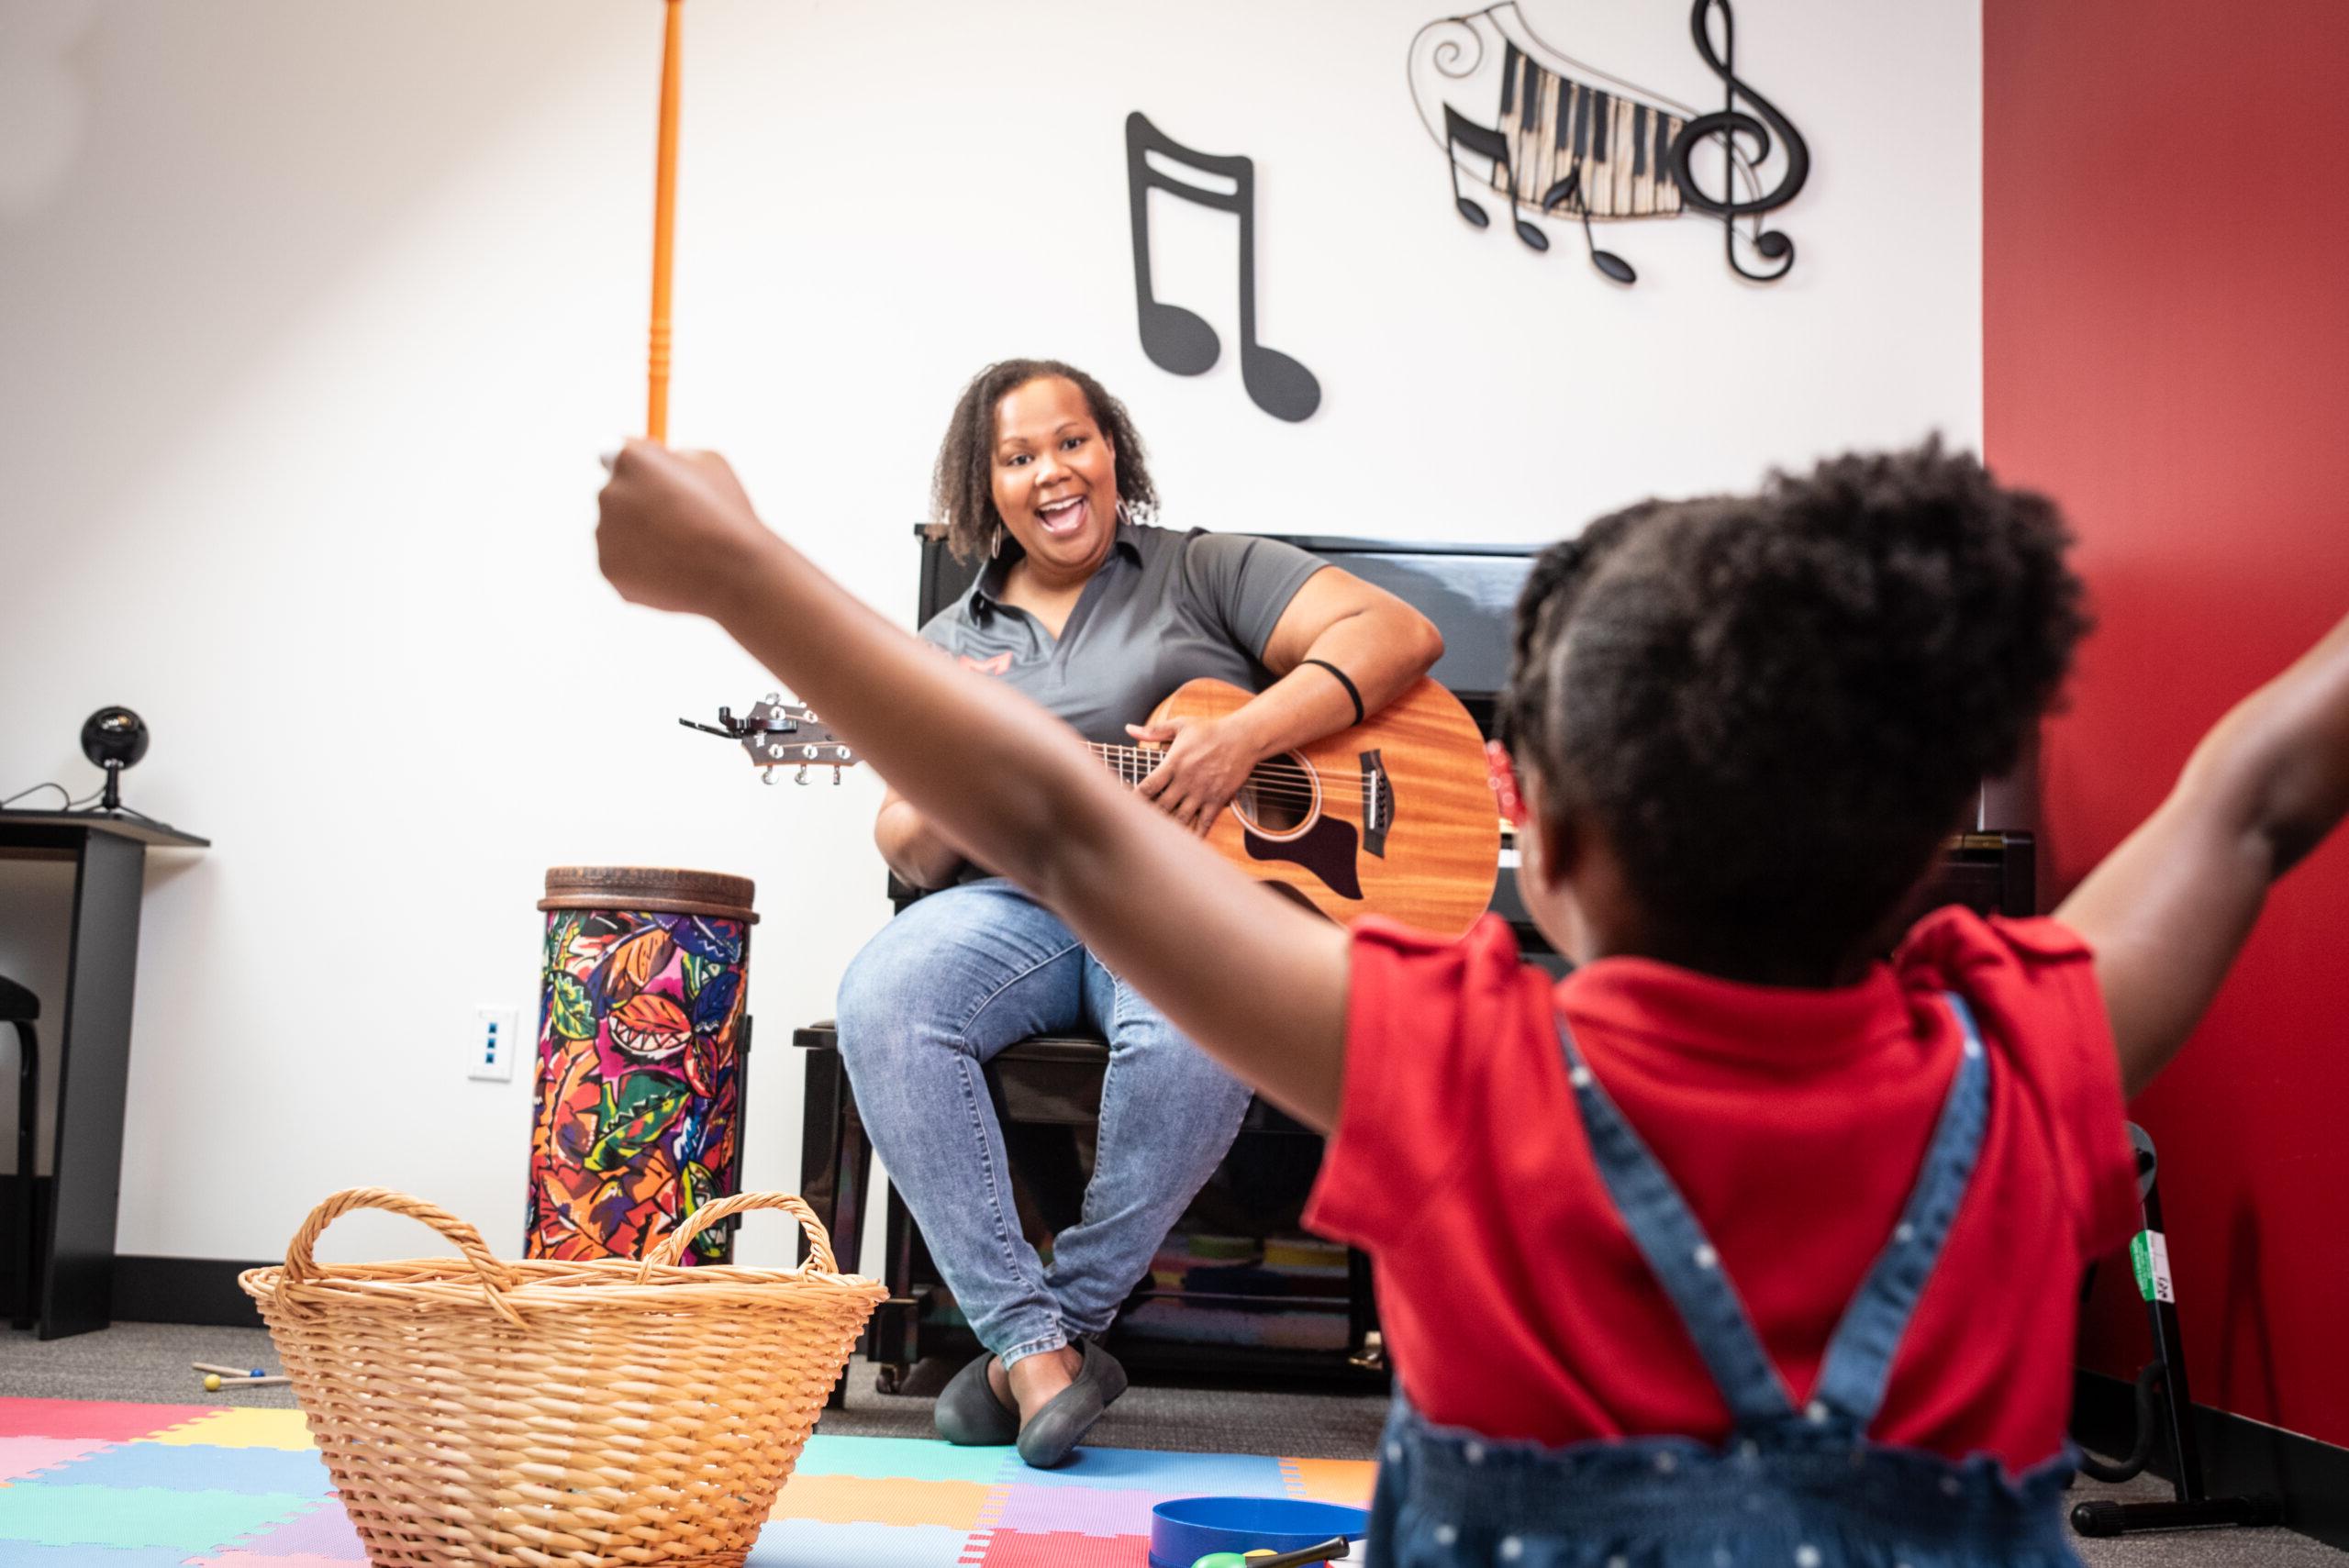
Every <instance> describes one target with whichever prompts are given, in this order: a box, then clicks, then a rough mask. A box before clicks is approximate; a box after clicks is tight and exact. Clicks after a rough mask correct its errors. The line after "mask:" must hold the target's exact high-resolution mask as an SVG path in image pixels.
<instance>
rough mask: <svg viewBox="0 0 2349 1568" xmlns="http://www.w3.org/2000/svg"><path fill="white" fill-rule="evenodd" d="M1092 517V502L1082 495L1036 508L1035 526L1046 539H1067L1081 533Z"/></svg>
mask: <svg viewBox="0 0 2349 1568" xmlns="http://www.w3.org/2000/svg"><path fill="white" fill-rule="evenodd" d="M1092 517H1093V504H1092V503H1091V502H1089V501H1087V500H1086V499H1085V497H1084V496H1082V495H1071V496H1069V497H1068V498H1067V499H1065V500H1062V501H1053V502H1050V503H1048V504H1047V505H1045V506H1039V507H1037V508H1036V526H1037V527H1038V528H1042V529H1043V530H1044V536H1045V537H1046V538H1047V539H1068V538H1071V537H1073V536H1074V535H1076V534H1078V533H1082V532H1083V531H1084V529H1085V524H1086V523H1087V522H1089V521H1091V520H1092Z"/></svg>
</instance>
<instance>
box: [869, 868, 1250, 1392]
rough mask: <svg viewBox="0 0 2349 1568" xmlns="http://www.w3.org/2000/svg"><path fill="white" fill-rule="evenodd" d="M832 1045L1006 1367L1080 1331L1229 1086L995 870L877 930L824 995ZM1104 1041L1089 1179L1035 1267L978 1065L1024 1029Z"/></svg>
mask: <svg viewBox="0 0 2349 1568" xmlns="http://www.w3.org/2000/svg"><path fill="white" fill-rule="evenodd" d="M839 1011H840V1042H841V1059H842V1061H843V1062H845V1063H846V1064H847V1067H848V1074H849V1081H850V1083H851V1084H852V1085H853V1087H854V1088H855V1090H856V1104H857V1109H858V1111H859V1113H860V1114H861V1115H862V1116H863V1118H864V1124H865V1126H866V1128H867V1129H869V1131H870V1132H871V1134H872V1137H873V1146H874V1149H875V1150H876V1151H879V1153H880V1155H881V1160H882V1162H883V1163H884V1164H885V1165H886V1166H887V1167H888V1171H889V1179H890V1180H891V1181H892V1182H894V1183H896V1186H897V1189H898V1191H900V1192H901V1193H903V1194H904V1195H905V1198H906V1204H907V1207H909V1208H910V1209H911V1210H912V1211H913V1217H914V1220H915V1223H917V1224H918V1225H919V1226H920V1227H921V1233H922V1238H923V1240H926V1241H927V1242H928V1243H929V1245H930V1257H931V1258H932V1260H934V1261H935V1262H937V1264H938V1267H939V1271H940V1273H942V1274H944V1275H945V1276H946V1284H948V1286H949V1287H950V1288H952V1290H953V1292H954V1298H955V1300H956V1301H957V1302H958V1303H959V1304H960V1305H961V1307H962V1309H963V1316H964V1317H965V1318H967V1319H968V1320H969V1322H970V1325H971V1329H972V1331H973V1332H974V1333H975V1334H976V1335H977V1336H978V1338H979V1341H980V1342H981V1343H982V1344H984V1345H985V1346H986V1347H987V1349H989V1350H991V1351H995V1353H996V1355H998V1356H1000V1357H1001V1358H1002V1359H1003V1362H1004V1364H1005V1365H1006V1366H1008V1365H1010V1364H1011V1363H1013V1362H1017V1361H1019V1360H1020V1359H1021V1358H1022V1357H1025V1356H1031V1355H1035V1354H1037V1353H1038V1352H1040V1351H1052V1350H1058V1349H1059V1348H1060V1347H1062V1346H1063V1345H1066V1344H1068V1343H1070V1342H1072V1341H1073V1340H1075V1339H1077V1338H1078V1337H1079V1336H1080V1335H1086V1334H1099V1333H1101V1332H1103V1331H1104V1330H1106V1329H1108V1327H1109V1323H1110V1320H1111V1319H1112V1318H1115V1317H1116V1316H1117V1311H1118V1307H1119V1303H1121V1302H1123V1301H1124V1300H1125V1298H1126V1295H1127V1293H1128V1292H1129V1291H1130V1290H1131V1289H1132V1288H1133V1285H1134V1282H1135V1281H1137V1280H1139V1279H1140V1278H1141V1276H1142V1273H1143V1272H1144V1271H1145V1270H1147V1269H1148V1268H1149V1267H1150V1261H1151V1258H1152V1255H1153V1254H1154V1253H1156V1251H1158V1245H1159V1243H1160V1242H1161V1241H1163V1240H1165V1239H1166V1232H1167V1231H1168V1229H1171V1228H1172V1227H1173V1225H1174V1223H1175V1219H1176V1218H1179V1217H1180V1216H1181V1214H1182V1212H1183V1209H1184V1207H1186V1205H1187V1204H1189V1203H1190V1201H1191V1198H1192V1197H1193V1195H1196V1194H1197V1192H1198V1190H1199V1188H1200V1187H1201V1186H1203V1185H1205V1184H1206V1182H1207V1179H1208V1176H1209V1175H1210V1174H1211V1173H1213V1172H1214V1170H1215V1167H1216V1164H1217V1162H1219V1161H1220V1160H1221V1159H1222V1158H1223V1155H1224V1151H1226V1150H1228V1149H1229V1148H1230V1146H1231V1140H1232V1136H1233V1135H1234V1134H1235V1133H1236V1132H1238V1131H1239V1129H1240V1118H1241V1115H1242V1114H1243V1113H1245V1112H1246V1110H1247V1108H1248V1093H1249V1092H1248V1087H1247V1085H1245V1084H1241V1082H1240V1081H1239V1080H1238V1079H1236V1078H1234V1077H1232V1076H1231V1075H1230V1073H1226V1072H1225V1071H1224V1070H1223V1069H1222V1068H1220V1067H1219V1066H1217V1065H1216V1064H1215V1062H1212V1061H1210V1060H1209V1059H1208V1056H1207V1053H1206V1052H1204V1051H1200V1050H1199V1048H1198V1047H1197V1046H1195V1045H1193V1044H1192V1043H1191V1042H1190V1041H1189V1040H1186V1038H1184V1036H1183V1035H1181V1034H1180V1033H1178V1032H1176V1030H1175V1027H1174V1026H1173V1025H1172V1024H1170V1023H1168V1022H1167V1021H1166V1019H1165V1018H1163V1016H1161V1015H1160V1013H1159V1011H1158V1009H1157V1008H1155V1007H1153V1006H1151V1005H1150V1004H1149V1003H1148V1002H1145V1001H1143V1000H1142V998H1141V996H1140V995H1138V994H1136V992H1135V991H1134V989H1133V987H1132V986H1130V985H1129V984H1126V983H1125V982H1124V981H1122V980H1120V979H1119V978H1118V977H1117V976H1116V975H1114V974H1112V973H1109V971H1108V970H1107V969H1106V968H1104V967H1102V964H1101V962H1100V961H1099V960H1097V959H1096V958H1095V957H1094V956H1093V955H1092V953H1090V952H1088V951H1086V950H1085V944H1084V943H1082V942H1080V941H1079V940H1077V939H1076V936H1075V935H1074V933H1073V932H1072V931H1070V929H1068V928H1067V927H1066V926H1064V925H1063V924H1062V923H1061V921H1060V918H1059V917H1057V916H1055V915H1053V914H1052V912H1051V911H1049V910H1047V909H1045V908H1044V907H1043V906H1041V905H1040V904H1038V903H1037V902H1036V901H1035V900H1033V899H1031V898H1030V897H1029V896H1028V895H1026V894H1024V893H1022V892H1020V891H1019V889H1018V888H1016V887H1014V886H1013V885H1012V884H1009V883H1008V882H1005V881H1003V880H1002V879H1001V878H990V879H989V880H987V881H985V882H974V883H968V884H963V885H962V886H960V887H950V888H947V889H945V890H943V891H942V892H939V893H933V894H931V895H930V896H929V897H927V898H923V899H921V900H919V901H918V902H917V903H915V904H913V905H911V906H908V907H907V909H906V910H905V912H904V913H902V914H900V915H899V916H897V917H896V919H894V920H891V921H890V922H889V923H888V925H886V926H885V927H884V928H882V929H881V931H880V933H879V934H878V935H876V936H875V937H874V939H873V940H871V941H870V942H867V943H866V944H865V946H864V950H863V951H862V952H860V953H858V954H857V955H856V958H855V960H854V961H853V962H851V963H850V965H849V969H848V973H847V974H846V975H844V976H843V977H842V978H841V994H840V1009H839ZM1080 1029H1091V1030H1093V1031H1095V1032H1097V1033H1098V1034H1100V1035H1101V1036H1102V1037H1103V1038H1104V1039H1106V1040H1108V1042H1109V1067H1108V1077H1107V1079H1106V1080H1105V1081H1104V1082H1103V1084H1102V1085H1101V1126H1100V1133H1099V1137H1098V1140H1097V1152H1096V1155H1095V1159H1094V1166H1093V1179H1092V1181H1091V1183H1090V1184H1088V1185H1087V1186H1086V1187H1085V1206H1084V1209H1083V1212H1082V1214H1081V1215H1080V1217H1079V1218H1078V1220H1077V1223H1076V1224H1074V1226H1072V1227H1070V1228H1069V1229H1066V1230H1063V1231H1062V1232H1061V1233H1060V1234H1059V1236H1058V1237H1057V1238H1055V1239H1054V1241H1053V1246H1052V1263H1051V1265H1050V1266H1049V1267H1047V1266H1046V1265H1045V1264H1044V1263H1043V1262H1042V1261H1041V1259H1040V1258H1038V1257H1037V1255H1036V1250H1035V1249H1034V1248H1033V1247H1030V1245H1029V1244H1028V1241H1027V1240H1026V1238H1025V1237H1023V1236H1022V1235H1021V1234H1020V1230H1019V1215H1018V1213H1017V1211H1016V1209H1015V1208H1014V1207H1013V1204H1012V1198H1011V1175H1010V1170H1009V1167H1008V1164H1007V1163H1006V1162H1005V1159H1004V1149H1003V1129H1001V1128H1000V1127H999V1126H997V1125H996V1115H995V1106H994V1105H993V1103H992V1102H991V1101H990V1100H989V1099H988V1097H987V1086H986V1083H985V1079H984V1078H983V1077H982V1076H981V1073H980V1071H979V1070H980V1067H981V1066H982V1065H983V1064H984V1063H985V1062H986V1061H987V1060H988V1059H989V1058H991V1057H993V1056H994V1055H995V1054H996V1052H997V1051H1001V1050H1003V1049H1004V1047H1006V1046H1008V1045H1011V1044H1013V1043H1015V1042H1017V1041H1019V1040H1026V1039H1027V1038H1029V1037H1030V1036H1031V1035H1039V1034H1061V1033H1069V1032H1072V1031H1076V1030H1080Z"/></svg>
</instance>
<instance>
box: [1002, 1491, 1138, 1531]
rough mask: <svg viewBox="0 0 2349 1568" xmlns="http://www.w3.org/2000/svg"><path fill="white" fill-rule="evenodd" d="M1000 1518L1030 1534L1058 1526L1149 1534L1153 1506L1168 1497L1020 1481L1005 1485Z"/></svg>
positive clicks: (1005, 1526) (1004, 1525)
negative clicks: (1021, 1482) (1027, 1483)
mask: <svg viewBox="0 0 2349 1568" xmlns="http://www.w3.org/2000/svg"><path fill="white" fill-rule="evenodd" d="M1002 1491H1003V1493H1004V1498H1003V1503H1002V1506H1001V1507H999V1508H998V1509H997V1510H996V1523H997V1525H998V1526H999V1527H1000V1528H1002V1529H1015V1530H1019V1531H1021V1532H1022V1533H1024V1534H1028V1535H1047V1534H1052V1533H1053V1532H1056V1531H1067V1532H1073V1533H1074V1534H1077V1535H1148V1534H1149V1533H1150V1510H1151V1509H1152V1507H1154V1506H1156V1505H1157V1504H1159V1503H1163V1502H1164V1501H1165V1500H1166V1496H1167V1494H1165V1493H1164V1492H1160V1491H1149V1492H1135V1491H1119V1490H1114V1489H1112V1488H1109V1487H1106V1486H1033V1485H1022V1484H1020V1483H1019V1482H1013V1483H1012V1484H1011V1485H1008V1486H1005V1487H1003V1488H1002Z"/></svg>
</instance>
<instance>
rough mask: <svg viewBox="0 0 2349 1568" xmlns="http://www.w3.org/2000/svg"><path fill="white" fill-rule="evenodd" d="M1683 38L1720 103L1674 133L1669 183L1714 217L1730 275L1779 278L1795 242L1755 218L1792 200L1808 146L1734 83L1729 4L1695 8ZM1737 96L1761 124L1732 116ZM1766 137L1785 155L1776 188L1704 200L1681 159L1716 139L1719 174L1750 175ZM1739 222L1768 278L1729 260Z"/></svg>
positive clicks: (1763, 102)
mask: <svg viewBox="0 0 2349 1568" xmlns="http://www.w3.org/2000/svg"><path fill="white" fill-rule="evenodd" d="M1715 6H1719V7H1720V13H1721V51H1720V53H1719V54H1715V53H1714V52H1713V37H1712V28H1711V27H1710V26H1709V22H1710V20H1711V14H1712V11H1713V8H1714V7H1715ZM1688 30H1689V31H1690V32H1691V33H1693V34H1695V35H1696V39H1697V52H1698V54H1700V55H1703V56H1704V57H1705V63H1706V64H1707V65H1709V66H1711V67H1712V70H1713V74H1714V75H1716V76H1718V77H1720V79H1721V87H1722V90H1723V93H1724V94H1725V95H1726V97H1725V101H1724V103H1723V105H1722V106H1721V108H1720V110H1719V111H1717V112H1715V113H1713V114H1709V115H1698V117H1696V118H1695V119H1693V120H1690V121H1689V122H1688V124H1687V126H1686V127H1684V128H1682V130H1681V132H1680V135H1679V136H1678V137H1677V138H1676V139H1675V140H1674V141H1673V143H1672V175H1673V178H1675V179H1676V180H1678V181H1679V182H1680V189H1681V190H1682V192H1683V193H1685V194H1686V195H1687V199H1688V205H1689V206H1693V207H1698V208H1701V209H1703V210H1704V211H1706V212H1710V213H1718V214H1720V219H1721V249H1722V251H1723V253H1724V254H1725V255H1727V257H1728V258H1729V264H1730V265H1731V267H1733V268H1735V269H1736V270H1737V272H1738V274H1739V275H1740V276H1742V277H1748V278H1752V279H1753V280H1754V281H1755V282H1757V283H1769V282H1770V281H1772V280H1773V279H1776V278H1783V277H1785V276H1786V275H1787V269H1788V268H1790V267H1792V266H1793V265H1794V264H1795V242H1794V241H1793V240H1791V239H1787V237H1786V236H1785V235H1784V234H1782V233H1780V232H1779V231H1778V230H1776V229H1775V228H1763V227H1762V215H1763V214H1764V213H1765V212H1771V211H1775V210H1776V209H1777V208H1779V207H1782V206H1786V205H1787V203H1788V202H1790V201H1792V200H1794V199H1795V197H1796V195H1798V194H1799V193H1800V191H1801V190H1802V183H1803V182H1804V181H1805V180H1808V179H1809V178H1810V145H1809V143H1808V142H1806V141H1804V140H1803V139H1802V132H1800V131H1798V130H1797V129H1795V128H1794V122H1793V121H1791V120H1789V119H1787V117H1786V116H1784V115H1782V114H1780V113H1779V112H1778V111H1777V109H1776V106H1773V105H1772V104H1771V102H1770V100H1769V99H1767V98H1765V97H1764V96H1763V95H1761V94H1759V93H1757V92H1755V91H1754V90H1753V88H1751V87H1749V86H1747V85H1746V84H1745V83H1742V82H1740V81H1739V80H1738V79H1737V72H1736V70H1735V69H1734V67H1735V66H1736V63H1737V18H1736V17H1732V16H1731V15H1730V9H1729V0H1697V6H1696V9H1694V10H1693V11H1691V12H1690V13H1689V14H1688ZM1741 93H1742V94H1743V95H1745V98H1746V101H1747V102H1749V103H1751V104H1752V105H1753V107H1754V109H1755V111H1756V112H1757V113H1759V114H1760V115H1761V117H1762V118H1761V119H1759V120H1757V119H1755V118H1754V117H1753V115H1749V114H1745V113H1742V111H1740V110H1739V108H1738V106H1737V99H1738V95H1740V94H1741ZM1764 120H1766V121H1768V122H1769V123H1768V125H1766V126H1765V125H1764V124H1763V121H1764ZM1773 130H1775V131H1776V132H1777V133H1778V139H1780V140H1781V141H1783V142H1785V143H1786V150H1787V161H1786V168H1785V170H1784V171H1783V172H1781V174H1780V175H1779V178H1778V183H1776V184H1775V185H1773V186H1771V187H1770V188H1769V189H1768V190H1766V191H1763V192H1761V193H1759V194H1758V195H1753V196H1749V197H1747V198H1745V199H1744V200H1742V201H1741V200H1739V199H1738V198H1737V196H1736V195H1735V193H1734V191H1733V190H1731V191H1730V192H1729V194H1727V195H1723V196H1721V197H1720V198H1715V197H1713V196H1710V195H1706V194H1705V192H1704V190H1703V189H1702V187H1700V186H1699V185H1698V183H1697V179H1696V176H1695V175H1694V174H1693V173H1692V172H1690V171H1689V168H1688V159H1689V153H1690V152H1691V151H1692V150H1694V149H1695V148H1696V145H1697V143H1698V141H1700V140H1702V139H1704V138H1706V137H1709V136H1719V137H1720V139H1721V147H1722V150H1723V151H1724V152H1725V153H1727V154H1728V156H1727V157H1725V158H1724V159H1723V161H1722V162H1723V167H1724V169H1729V168H1732V167H1736V166H1739V165H1740V164H1741V163H1742V164H1743V166H1745V167H1748V168H1753V169H1758V168H1760V167H1761V166H1762V165H1763V164H1764V163H1765V162H1767V161H1769V157H1770V132H1771V131H1773ZM1741 136H1744V137H1751V138H1752V139H1753V147H1752V148H1751V149H1750V150H1741V149H1739V147H1738V146H1737V139H1738V138H1739V137H1741ZM1722 183H1723V185H1724V186H1725V187H1727V186H1728V185H1729V181H1728V179H1727V178H1726V176H1724V179H1723V182H1722ZM1741 217H1751V218H1753V249H1754V251H1755V252H1756V253H1757V254H1758V255H1760V256H1761V257H1762V258H1763V259H1764V260H1765V261H1776V263H1777V266H1776V268H1775V269H1774V270H1773V271H1770V272H1748V271H1747V270H1746V267H1745V263H1744V262H1742V261H1739V260H1738V259H1737V220H1738V219H1739V218H1741Z"/></svg>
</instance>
